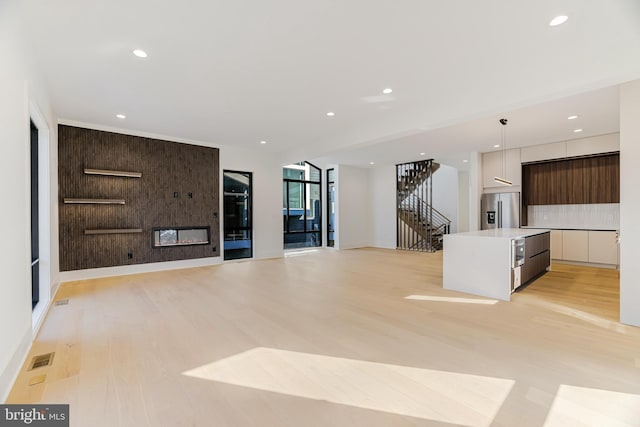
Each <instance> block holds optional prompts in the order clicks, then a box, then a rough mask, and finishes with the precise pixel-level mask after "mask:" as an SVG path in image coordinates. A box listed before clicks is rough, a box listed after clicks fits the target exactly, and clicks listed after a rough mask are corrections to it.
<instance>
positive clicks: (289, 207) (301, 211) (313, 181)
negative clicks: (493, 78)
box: [282, 162, 322, 249]
mask: <svg viewBox="0 0 640 427" xmlns="http://www.w3.org/2000/svg"><path fill="white" fill-rule="evenodd" d="M320 174H321V170H320V168H318V167H316V166H314V165H312V164H311V163H309V162H300V163H295V164H291V165H287V166H285V167H284V168H283V183H282V214H283V227H284V248H285V249H297V248H305V247H314V246H322V204H321V203H322V197H321V188H322V187H321V184H322V179H321V175H320Z"/></svg>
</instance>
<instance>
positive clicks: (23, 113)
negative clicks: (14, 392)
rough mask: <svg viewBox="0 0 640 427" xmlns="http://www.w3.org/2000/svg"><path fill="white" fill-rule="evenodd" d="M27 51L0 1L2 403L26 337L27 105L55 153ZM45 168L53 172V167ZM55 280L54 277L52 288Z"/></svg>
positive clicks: (13, 12)
mask: <svg viewBox="0 0 640 427" xmlns="http://www.w3.org/2000/svg"><path fill="white" fill-rule="evenodd" d="M29 52H31V49H30V44H29V43H28V42H27V41H26V39H25V37H24V34H23V32H22V20H21V16H20V2H19V1H17V0H5V1H2V2H0V58H2V66H1V67H0V93H1V94H2V96H0V182H3V183H4V185H3V192H4V193H3V196H2V200H3V201H2V209H0V222H1V223H2V224H4V225H5V228H4V229H3V236H2V239H1V240H0V271H1V272H2V285H1V286H0V402H4V401H5V399H6V396H7V394H8V392H9V390H10V388H11V386H12V384H13V381H14V380H15V377H16V375H17V373H18V371H19V369H20V367H21V364H22V362H23V361H24V358H25V357H26V354H27V351H28V349H29V345H30V343H31V338H32V313H31V252H30V251H31V249H30V240H31V239H30V196H29V195H30V174H29V147H30V145H29V105H30V103H33V104H34V105H35V106H37V108H38V110H39V111H40V112H41V113H42V115H43V118H44V119H45V120H46V121H47V124H48V125H49V128H50V129H52V130H53V132H51V135H50V136H51V139H52V146H51V151H56V145H55V130H54V129H55V128H54V126H53V124H54V123H55V118H54V114H53V111H52V109H51V106H50V103H49V99H48V96H47V93H46V91H45V90H44V84H43V81H42V78H41V76H40V75H39V73H38V72H37V68H36V67H35V65H34V62H33V58H31V57H30V56H29ZM41 161H45V162H46V161H47V159H42V160H41ZM52 166H53V167H52ZM49 167H50V169H51V170H57V169H56V165H51V164H50V165H49ZM56 194H57V193H56ZM56 250H57V248H56ZM49 268H50V269H53V270H57V265H51V264H49ZM56 283H57V282H56V278H55V275H54V277H53V281H52V286H55V285H56Z"/></svg>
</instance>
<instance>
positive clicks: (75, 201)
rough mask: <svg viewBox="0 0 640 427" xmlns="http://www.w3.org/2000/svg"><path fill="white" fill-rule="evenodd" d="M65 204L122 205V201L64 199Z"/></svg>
mask: <svg viewBox="0 0 640 427" xmlns="http://www.w3.org/2000/svg"><path fill="white" fill-rule="evenodd" d="M64 202H65V203H74V204H90V205H124V204H125V202H124V199H64Z"/></svg>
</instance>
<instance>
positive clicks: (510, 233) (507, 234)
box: [445, 228, 550, 239]
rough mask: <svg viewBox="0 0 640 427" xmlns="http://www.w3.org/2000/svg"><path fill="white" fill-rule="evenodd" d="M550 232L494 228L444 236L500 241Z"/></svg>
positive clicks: (535, 229) (542, 229) (545, 229)
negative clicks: (500, 239)
mask: <svg viewBox="0 0 640 427" xmlns="http://www.w3.org/2000/svg"><path fill="white" fill-rule="evenodd" d="M548 231H550V230H549V229H547V228H494V229H492V230H479V231H467V232H465V233H455V234H446V235H445V238H446V237H447V236H460V237H494V238H502V239H517V238H521V237H529V236H535V235H536V234H542V233H546V232H548Z"/></svg>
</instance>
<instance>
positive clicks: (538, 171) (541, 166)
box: [522, 153, 620, 209]
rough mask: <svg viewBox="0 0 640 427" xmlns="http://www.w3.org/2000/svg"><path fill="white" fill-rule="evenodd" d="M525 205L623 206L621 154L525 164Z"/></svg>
mask: <svg viewBox="0 0 640 427" xmlns="http://www.w3.org/2000/svg"><path fill="white" fill-rule="evenodd" d="M522 194H523V197H522V203H523V205H524V207H525V209H526V207H527V206H529V205H570V204H589V203H620V154H619V153H615V154H606V155H601V156H593V157H583V158H577V159H565V160H556V161H550V162H543V163H532V164H524V165H522Z"/></svg>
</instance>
